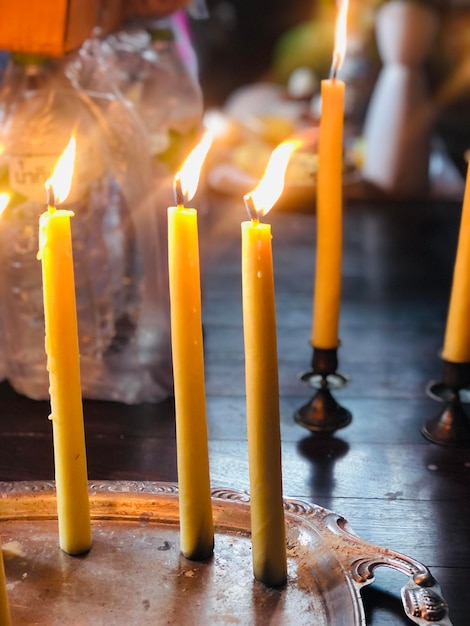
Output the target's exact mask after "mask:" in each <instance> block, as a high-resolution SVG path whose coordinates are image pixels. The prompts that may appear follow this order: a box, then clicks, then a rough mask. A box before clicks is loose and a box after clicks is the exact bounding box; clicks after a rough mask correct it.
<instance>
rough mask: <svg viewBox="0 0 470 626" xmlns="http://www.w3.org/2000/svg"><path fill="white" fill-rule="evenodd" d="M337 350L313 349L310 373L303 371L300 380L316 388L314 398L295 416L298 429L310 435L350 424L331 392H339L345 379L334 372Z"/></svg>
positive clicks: (345, 413)
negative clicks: (308, 432)
mask: <svg viewBox="0 0 470 626" xmlns="http://www.w3.org/2000/svg"><path fill="white" fill-rule="evenodd" d="M337 367H338V356H337V349H336V348H330V349H323V348H314V349H313V357H312V371H309V372H305V373H304V374H302V375H301V376H300V380H302V381H303V382H306V383H308V384H309V385H310V386H311V387H314V388H315V389H317V392H316V394H315V395H314V396H313V398H312V399H311V400H310V402H308V403H307V404H305V405H304V406H302V407H301V408H300V409H299V410H298V411H296V412H295V414H294V420H295V421H296V422H297V424H300V426H303V427H304V428H307V429H308V430H310V431H313V432H324V433H332V432H334V431H335V430H338V429H340V428H344V427H345V426H347V425H348V424H350V423H351V420H352V415H351V413H350V412H349V411H348V410H347V409H345V408H344V407H343V406H341V405H340V404H338V402H337V401H336V400H335V398H334V397H333V395H332V393H331V389H341V388H342V387H344V386H345V385H346V384H347V383H348V378H347V377H346V376H344V375H343V374H341V373H340V372H338V371H337Z"/></svg>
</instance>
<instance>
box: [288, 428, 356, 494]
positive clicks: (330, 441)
mask: <svg viewBox="0 0 470 626" xmlns="http://www.w3.org/2000/svg"><path fill="white" fill-rule="evenodd" d="M297 450H298V452H299V454H301V455H302V456H303V457H304V458H306V459H307V460H308V461H310V462H311V463H312V477H311V480H310V484H311V488H312V492H313V493H316V494H321V495H322V496H331V495H332V493H333V491H334V487H335V482H336V481H335V477H334V466H335V463H336V461H338V460H339V459H341V458H342V457H343V456H344V455H345V454H346V453H347V452H348V450H349V444H348V443H346V442H345V441H343V440H342V439H339V438H338V437H334V436H332V435H331V433H312V434H311V435H310V437H305V438H304V439H302V440H301V441H299V443H298V444H297Z"/></svg>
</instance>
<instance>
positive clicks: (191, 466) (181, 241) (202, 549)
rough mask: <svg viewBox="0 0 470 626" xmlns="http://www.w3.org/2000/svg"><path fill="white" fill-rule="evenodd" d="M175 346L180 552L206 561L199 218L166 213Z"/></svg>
mask: <svg viewBox="0 0 470 626" xmlns="http://www.w3.org/2000/svg"><path fill="white" fill-rule="evenodd" d="M168 262H169V277H170V305H171V343H172V352H173V373H174V387H175V390H174V394H175V411H176V449H177V462H178V484H179V507H180V548H181V552H182V554H183V555H184V556H185V557H187V558H188V559H195V560H199V559H205V558H208V557H210V556H211V554H212V552H213V547H214V529H213V521H212V505H211V491H210V475H209V453H208V443H207V422H206V399H205V387H204V355H203V338H202V321H201V289H200V272H199V244H198V229H197V212H196V211H195V209H190V208H185V207H184V206H176V207H169V209H168Z"/></svg>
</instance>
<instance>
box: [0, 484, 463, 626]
mask: <svg viewBox="0 0 470 626" xmlns="http://www.w3.org/2000/svg"><path fill="white" fill-rule="evenodd" d="M90 505H91V517H92V532H93V546H92V549H91V551H90V552H89V553H88V554H87V555H85V556H81V557H72V556H69V555H67V554H65V553H63V552H62V551H61V550H60V549H59V547H58V535H57V517H56V502H55V487H54V483H53V482H12V483H0V537H1V539H2V542H3V552H4V558H5V572H6V577H7V591H8V596H9V603H10V611H11V617H12V623H13V626H16V625H19V624H21V625H22V626H23V625H26V626H27V625H33V624H35V625H42V624H47V625H48V626H55V625H59V624H60V625H61V626H69V625H73V626H75V625H76V626H88V625H90V626H91V625H93V626H121V625H122V626H124V625H125V626H130V625H132V626H140V625H145V624H152V625H155V624H156V625H160V624H161V625H170V624H174V625H177V626H187V625H188V626H192V625H194V626H200V625H201V624H205V623H207V624H211V625H218V624H229V625H233V624H250V625H251V624H272V625H275V626H277V625H278V626H284V625H289V624H295V626H303V625H309V626H313V625H314V626H323V625H325V626H364V625H365V624H366V620H365V615H364V608H363V604H362V600H361V596H360V590H361V588H362V587H364V586H365V585H368V584H370V583H371V582H373V580H374V570H375V568H376V567H378V566H381V565H385V566H388V567H391V568H393V569H396V570H399V571H400V572H402V573H403V574H405V575H406V576H408V582H407V583H406V585H405V586H404V587H403V589H402V599H403V607H404V611H405V613H406V614H407V615H408V617H409V618H410V619H411V620H412V621H414V622H415V623H416V624H419V625H421V626H425V625H428V624H434V625H436V624H439V625H440V626H451V622H450V620H449V617H448V610H447V604H446V602H445V601H444V599H443V598H442V595H441V591H440V588H439V586H438V584H437V583H436V581H435V580H434V578H433V577H432V575H431V573H430V572H429V570H428V569H427V568H426V567H425V566H424V565H422V564H421V563H419V562H417V561H415V560H413V559H411V558H409V557H407V556H404V555H402V554H399V553H397V552H393V551H392V550H388V549H386V548H381V547H379V546H376V545H373V544H370V543H368V542H365V541H363V540H361V539H360V538H359V537H357V536H356V535H355V534H354V533H353V532H352V530H351V528H350V527H349V524H348V522H347V521H346V520H345V519H344V518H343V517H341V516H340V515H337V514H336V513H333V512H332V511H329V510H327V509H324V508H321V507H319V506H316V505H314V504H308V503H306V502H303V501H298V500H293V499H286V500H285V511H286V528H287V542H288V544H287V545H288V582H287V585H286V586H285V587H284V588H282V589H269V588H267V587H265V586H264V585H263V584H261V583H258V582H256V581H254V580H253V574H252V561H251V543H250V534H249V527H250V510H249V495H248V494H247V493H245V492H238V491H233V490H229V489H215V490H213V491H212V505H213V514H214V523H215V530H216V534H215V549H214V556H213V558H212V559H210V560H209V561H206V562H195V561H189V560H187V559H185V558H184V557H182V556H181V555H180V553H179V543H178V542H179V518H178V490H177V486H176V485H174V484H168V483H155V482H127V481H126V482H90Z"/></svg>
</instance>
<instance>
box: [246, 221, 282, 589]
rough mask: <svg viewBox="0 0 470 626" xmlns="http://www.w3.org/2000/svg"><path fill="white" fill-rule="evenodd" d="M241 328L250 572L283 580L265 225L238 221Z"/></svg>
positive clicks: (267, 580)
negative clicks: (241, 302)
mask: <svg viewBox="0 0 470 626" xmlns="http://www.w3.org/2000/svg"><path fill="white" fill-rule="evenodd" d="M242 288H243V328H244V342H245V379H246V406H247V430H248V455H249V467H250V470H249V471H250V506H251V537H252V550H253V553H252V557H253V572H254V576H255V578H256V579H257V580H259V581H261V582H263V583H265V584H266V585H268V586H271V587H276V586H280V585H283V584H284V583H285V582H286V579H287V559H286V536H285V520H284V508H283V500H282V470H281V434H280V416H279V381H278V360H277V340H276V314H275V302H274V276H273V264H272V249H271V227H270V225H269V224H261V223H260V222H259V221H258V220H256V219H254V220H251V221H248V222H243V223H242Z"/></svg>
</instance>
